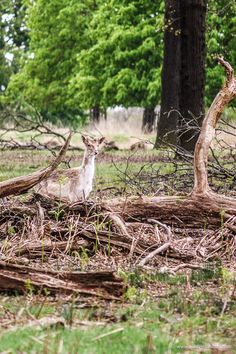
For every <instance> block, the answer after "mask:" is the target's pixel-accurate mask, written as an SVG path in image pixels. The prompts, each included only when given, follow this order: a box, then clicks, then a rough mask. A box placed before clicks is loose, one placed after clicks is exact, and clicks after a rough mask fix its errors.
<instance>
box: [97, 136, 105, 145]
mask: <svg viewBox="0 0 236 354" xmlns="http://www.w3.org/2000/svg"><path fill="white" fill-rule="evenodd" d="M104 140H105V136H103V137H102V138H100V139H98V143H99V145H100V144H101V143H103V141H104Z"/></svg>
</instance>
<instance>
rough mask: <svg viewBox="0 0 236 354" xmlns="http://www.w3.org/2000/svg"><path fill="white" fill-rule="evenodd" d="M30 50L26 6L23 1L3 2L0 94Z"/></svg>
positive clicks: (1, 5) (0, 18) (7, 0)
mask: <svg viewBox="0 0 236 354" xmlns="http://www.w3.org/2000/svg"><path fill="white" fill-rule="evenodd" d="M27 48H28V31H27V28H26V26H25V6H24V4H23V1H22V0H2V1H1V3H0V92H1V93H2V94H3V93H4V92H5V90H6V88H7V85H8V82H9V80H10V76H11V75H12V74H13V73H16V72H17V71H18V70H19V67H20V60H21V58H22V55H23V54H24V52H25V51H26V50H27Z"/></svg>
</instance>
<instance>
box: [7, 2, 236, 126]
mask: <svg viewBox="0 0 236 354" xmlns="http://www.w3.org/2000/svg"><path fill="white" fill-rule="evenodd" d="M0 6H1V10H2V11H1V17H0V24H1V27H0V29H1V32H0V69H1V74H0V86H1V91H2V92H1V93H0V95H1V97H2V98H4V99H2V100H1V102H2V101H3V102H5V103H7V104H15V103H17V104H18V106H21V104H22V103H23V102H28V103H30V104H31V105H33V106H34V107H35V108H36V109H37V110H38V111H40V112H41V114H42V115H43V117H44V118H45V119H51V120H54V121H56V120H61V121H64V122H68V121H69V122H72V121H74V122H78V121H80V122H83V121H84V112H85V111H87V110H88V109H90V108H93V107H100V108H102V109H106V108H107V107H111V106H115V105H123V106H125V107H129V106H142V107H144V108H154V107H155V106H156V105H158V104H160V98H161V70H162V61H163V37H164V1H163V0H161V1H158V2H152V1H147V0H132V1H127V0H108V1H106V2H103V1H101V0H79V1H78V0H50V1H46V0H35V1H30V0H4V1H3V2H1V5H0ZM235 11H236V4H235V2H228V1H226V0H222V1H219V0H217V1H213V0H208V8H207V18H206V20H207V36H206V46H207V63H206V86H205V93H206V95H205V101H206V104H209V103H210V101H211V100H212V98H213V96H214V95H215V93H216V91H217V89H218V87H219V86H220V82H221V81H222V80H223V73H222V72H221V70H220V68H219V67H218V66H216V65H215V62H214V60H213V57H214V55H216V54H223V55H224V56H225V58H227V59H228V60H229V61H230V62H231V63H232V65H233V66H235V60H236V59H235V51H236V39H235V35H234V32H233V28H234V27H235V22H236V20H235V16H234V14H235ZM9 54H12V57H11V60H10V62H9V59H8V58H9ZM173 55H175V53H173ZM12 58H13V59H12Z"/></svg>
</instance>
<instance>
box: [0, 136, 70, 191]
mask: <svg viewBox="0 0 236 354" xmlns="http://www.w3.org/2000/svg"><path fill="white" fill-rule="evenodd" d="M71 135H72V134H71V133H70V135H69V136H68V138H67V140H66V142H65V144H64V145H63V147H62V148H61V150H60V152H59V154H58V156H57V157H56V159H55V160H54V161H53V162H52V163H51V164H50V165H49V166H48V167H46V168H43V169H41V170H39V171H36V172H34V173H31V174H30V175H27V176H20V177H16V178H12V179H9V180H7V181H3V182H0V198H4V197H7V196H9V195H18V194H22V193H25V192H27V191H28V190H29V189H30V188H32V187H34V186H36V184H38V183H40V182H41V181H42V180H43V179H45V178H48V177H49V176H50V175H51V173H52V172H53V171H54V170H55V169H56V168H57V166H58V165H59V164H60V163H61V161H62V159H63V157H64V156H65V154H66V151H67V149H68V146H69V144H70V140H71Z"/></svg>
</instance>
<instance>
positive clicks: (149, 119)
mask: <svg viewBox="0 0 236 354" xmlns="http://www.w3.org/2000/svg"><path fill="white" fill-rule="evenodd" d="M155 119H156V113H155V108H144V111H143V123H142V131H143V132H144V133H145V134H148V133H151V132H152V131H153V128H154V124H155Z"/></svg>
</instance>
